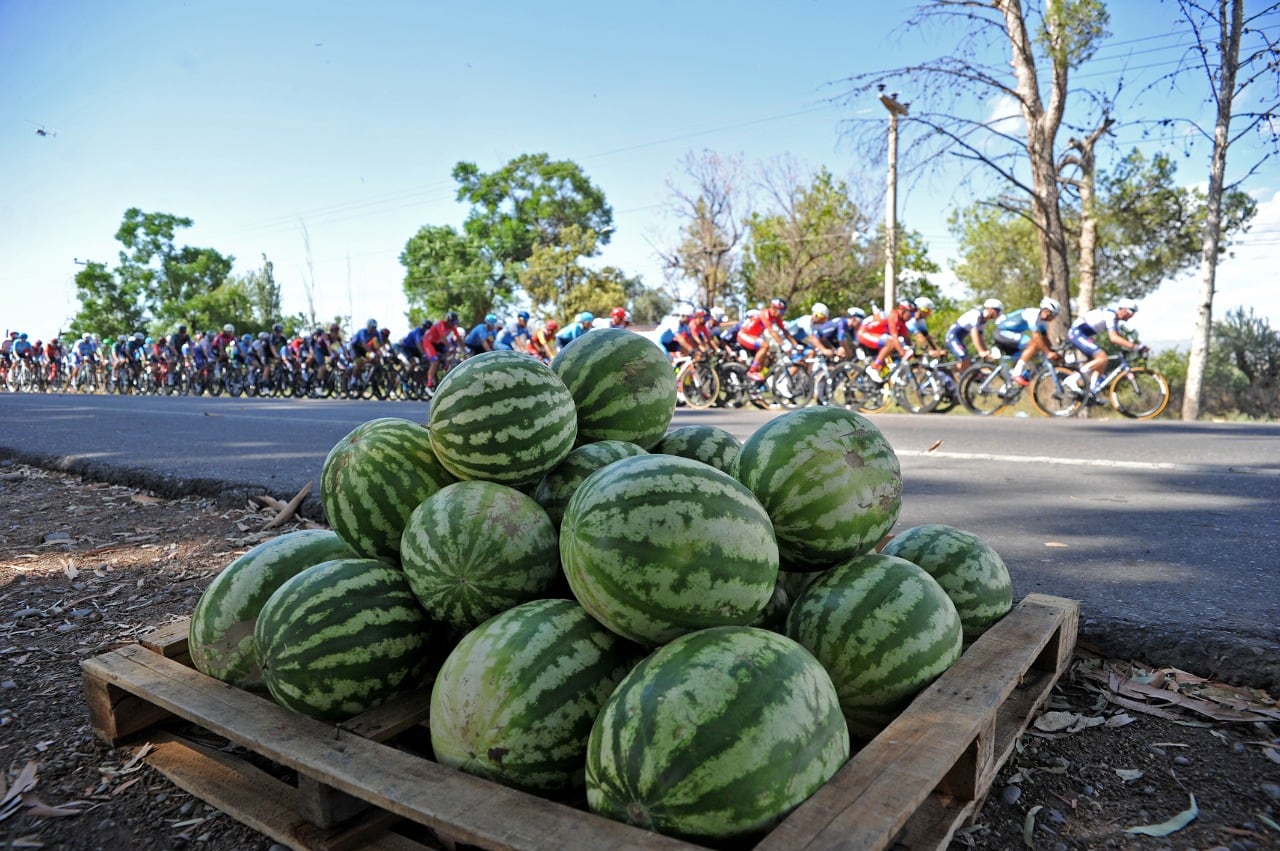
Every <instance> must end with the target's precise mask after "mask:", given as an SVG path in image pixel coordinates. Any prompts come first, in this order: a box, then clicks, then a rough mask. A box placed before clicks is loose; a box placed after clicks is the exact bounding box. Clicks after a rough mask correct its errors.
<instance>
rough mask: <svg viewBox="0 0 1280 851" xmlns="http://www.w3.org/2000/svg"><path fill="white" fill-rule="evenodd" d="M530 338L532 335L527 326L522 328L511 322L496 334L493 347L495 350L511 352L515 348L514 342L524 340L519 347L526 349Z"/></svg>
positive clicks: (518, 324)
mask: <svg viewBox="0 0 1280 851" xmlns="http://www.w3.org/2000/svg"><path fill="white" fill-rule="evenodd" d="M532 338H533V335H532V333H530V331H529V326H528V325H525V326H523V327H522V326H521V325H520V323H518V322H513V323H511V324H510V325H507V326H506V327H505V328H503V329H502V331H500V332H499V333H498V336H497V337H496V338H494V341H493V347H494V348H495V349H503V350H504V351H511V350H514V349H515V347H516V340H524V343H523V344H522V345H521V348H522V349H523V348H527V347H528V345H529V341H530V340H531V339H532Z"/></svg>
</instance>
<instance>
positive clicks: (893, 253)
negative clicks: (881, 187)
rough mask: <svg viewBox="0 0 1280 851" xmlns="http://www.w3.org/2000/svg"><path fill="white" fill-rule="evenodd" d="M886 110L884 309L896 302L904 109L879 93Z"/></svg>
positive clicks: (893, 95) (895, 98)
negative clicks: (900, 130)
mask: <svg viewBox="0 0 1280 851" xmlns="http://www.w3.org/2000/svg"><path fill="white" fill-rule="evenodd" d="M880 102H881V103H882V104H884V108H885V109H887V110H889V184H888V188H887V191H886V192H885V202H884V204H885V212H884V309H885V310H886V311H889V310H892V309H893V306H894V305H895V304H896V303H897V301H896V299H897V296H896V294H895V293H894V289H895V287H896V286H897V282H898V116H900V115H906V114H907V108H906V107H905V106H903V105H902V104H900V103H898V96H897V94H896V93H895V94H891V95H880Z"/></svg>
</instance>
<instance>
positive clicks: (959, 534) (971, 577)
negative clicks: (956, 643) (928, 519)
mask: <svg viewBox="0 0 1280 851" xmlns="http://www.w3.org/2000/svg"><path fill="white" fill-rule="evenodd" d="M881 552H882V553H884V554H885V555H891V556H897V557H898V558H905V559H906V560H907V561H909V562H911V563H912V564H916V565H919V566H920V567H922V568H924V569H925V572H927V573H928V574H929V575H930V576H932V577H933V578H934V579H936V580H938V584H939V585H941V586H942V590H944V591H946V592H947V596H948V597H950V598H951V602H953V603H955V604H956V611H958V612H959V613H960V624H961V625H962V626H963V627H964V637H965V640H966V641H972V640H973V639H975V638H977V637H978V636H979V635H981V634H982V633H984V632H986V630H987V628H988V627H989V626H991V625H992V624H993V623H995V622H996V621H998V620H1000V618H1002V617H1004V616H1005V615H1007V614H1009V610H1010V609H1012V608H1013V579H1012V578H1011V577H1010V576H1009V568H1007V567H1005V564H1004V559H1002V558H1000V554H999V553H997V552H996V551H995V550H994V549H992V547H991V546H990V545H989V544H988V543H987V542H986V541H984V540H982V539H981V538H979V537H978V536H977V535H975V534H973V533H972V532H966V531H964V530H962V529H957V528H955V527H954V526H947V525H945V524H942V523H929V524H927V525H924V526H913V527H911V528H910V529H907V530H906V531H904V532H900V533H899V534H898V535H897V536H896V537H894V538H893V540H891V541H889V543H887V544H885V545H884V548H883V549H882V550H881Z"/></svg>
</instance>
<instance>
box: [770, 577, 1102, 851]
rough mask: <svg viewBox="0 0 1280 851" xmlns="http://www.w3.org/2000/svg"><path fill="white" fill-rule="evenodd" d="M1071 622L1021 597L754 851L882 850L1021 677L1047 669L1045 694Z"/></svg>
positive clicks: (1068, 605) (982, 751) (1051, 601)
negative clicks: (800, 850)
mask: <svg viewBox="0 0 1280 851" xmlns="http://www.w3.org/2000/svg"><path fill="white" fill-rule="evenodd" d="M1078 612H1079V607H1078V604H1077V603H1076V602H1075V601H1073V600H1063V599H1060V598H1053V597H1047V596H1044V595H1029V596H1028V598H1027V599H1024V600H1023V601H1022V603H1021V604H1020V605H1019V606H1018V607H1017V608H1016V609H1014V611H1013V612H1011V613H1010V614H1009V615H1008V616H1007V617H1005V618H1004V619H1002V620H1001V621H1000V622H999V623H997V624H996V625H995V626H993V627H992V628H991V629H989V630H988V631H987V632H986V633H985V634H984V635H983V636H982V637H981V638H979V639H978V640H977V641H975V642H974V644H973V646H972V647H970V648H969V650H968V651H967V652H966V653H965V654H964V655H963V656H961V658H960V660H959V661H957V662H956V664H955V665H953V666H952V667H951V669H950V670H948V671H947V672H946V673H945V674H943V676H941V677H939V678H938V680H937V681H935V682H934V683H933V685H931V686H930V687H929V688H927V689H926V690H925V691H924V692H922V693H921V694H920V695H919V696H918V697H917V698H916V699H915V700H914V701H913V702H912V704H911V705H910V706H909V707H908V708H907V709H906V710H905V711H903V713H902V714H901V715H899V716H898V718H897V719H896V720H895V721H894V722H893V723H892V724H890V725H889V727H887V728H886V729H885V730H884V731H883V732H882V733H881V734H880V735H878V736H877V737H876V738H875V739H873V740H872V741H871V742H869V743H868V744H867V745H866V747H864V748H863V749H862V750H861V751H859V752H858V754H857V755H856V756H855V757H854V758H853V759H851V760H849V762H848V763H847V764H846V765H845V766H844V768H842V769H841V770H840V771H839V772H838V773H837V774H836V776H835V777H833V778H832V779H831V780H830V781H828V782H827V784H826V785H825V786H823V787H822V788H821V789H819V790H818V791H817V792H816V793H814V794H813V795H812V796H811V797H810V798H809V800H807V801H806V802H805V803H804V804H802V805H801V806H800V807H798V808H797V809H796V810H795V812H793V813H792V814H791V815H790V816H789V817H788V818H787V819H786V820H784V821H783V822H782V824H780V825H778V827H776V828H775V829H774V830H773V831H772V832H771V833H770V834H769V835H768V836H766V837H765V838H764V839H763V840H762V841H761V842H760V843H759V844H758V845H757V846H756V849H757V851H793V849H797V848H806V849H813V851H818V849H836V848H858V849H882V848H885V847H887V845H888V843H889V842H890V841H891V840H892V839H893V838H894V837H895V836H896V835H897V834H898V833H899V831H901V830H902V828H903V827H904V826H905V825H906V823H907V821H908V820H909V819H910V817H911V815H912V813H914V812H916V811H917V810H918V809H919V808H920V807H921V806H922V805H923V804H924V803H925V801H926V800H927V799H928V798H929V796H930V794H932V793H933V792H934V790H935V789H936V788H937V787H938V785H939V783H941V782H942V781H943V778H944V777H946V776H947V775H948V774H949V773H951V772H952V771H953V770H954V769H955V768H956V766H957V765H962V764H964V763H965V753H966V751H967V750H969V749H970V748H974V743H975V741H977V740H978V738H979V736H981V735H983V734H984V732H985V733H986V734H987V735H988V736H990V735H991V731H992V721H993V719H995V718H998V713H999V710H1000V708H1001V706H1002V705H1003V704H1005V703H1006V701H1007V699H1008V698H1009V697H1010V695H1011V694H1012V693H1013V692H1014V690H1015V689H1016V688H1017V687H1018V684H1019V683H1020V682H1022V681H1023V680H1024V679H1025V678H1026V675H1027V674H1028V672H1029V671H1031V670H1033V669H1035V668H1036V666H1037V665H1040V666H1044V667H1053V668H1055V670H1054V671H1053V672H1051V673H1046V678H1047V680H1048V681H1049V685H1050V686H1051V685H1052V681H1053V680H1056V678H1057V675H1058V674H1059V673H1060V671H1061V669H1064V668H1065V666H1066V664H1067V662H1068V661H1069V660H1070V653H1069V652H1068V651H1067V645H1071V646H1074V639H1075V622H1076V620H1077V618H1078ZM995 752H996V746H995V742H994V741H992V743H991V745H990V748H989V750H988V748H987V746H986V745H979V746H978V747H977V748H976V749H975V751H974V754H973V756H972V759H970V760H969V767H970V769H972V771H973V772H974V774H973V778H974V779H973V780H972V781H971V782H963V783H962V782H958V781H955V780H954V778H953V783H952V786H953V788H955V789H956V790H959V791H970V792H974V793H977V792H979V791H980V787H981V778H983V777H989V776H990V775H991V774H992V773H993V772H994V771H995V769H996V768H997V767H998V765H997V764H996V763H995V762H994V754H995ZM986 754H990V755H991V757H992V760H991V761H988V760H987V759H986V757H985V755H986ZM988 782H989V780H988ZM966 787H967V788H966ZM974 797H977V794H975V795H974Z"/></svg>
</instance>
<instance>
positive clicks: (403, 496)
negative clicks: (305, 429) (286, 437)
mask: <svg viewBox="0 0 1280 851" xmlns="http://www.w3.org/2000/svg"><path fill="white" fill-rule="evenodd" d="M453 481H455V479H454V477H453V474H451V473H450V472H449V471H448V470H446V469H445V468H444V467H443V466H442V465H441V464H440V461H439V460H438V459H437V458H436V453H435V450H434V449H432V447H431V440H430V437H429V436H428V434H427V430H426V429H425V428H423V427H422V426H420V425H419V424H417V423H415V422H412V421H410V420H405V419H398V418H395V417H381V418H379V419H375V420H369V421H368V422H366V423H362V424H360V425H358V426H356V427H355V428H354V429H352V430H351V432H350V433H349V434H348V435H347V436H346V437H344V438H342V440H340V441H338V442H337V444H336V445H334V447H333V448H332V449H330V450H329V455H328V457H326V458H325V459H324V468H323V470H322V472H321V474H320V500H321V502H322V503H323V504H324V512H325V515H326V516H327V517H328V518H329V525H330V526H331V527H333V531H335V532H337V533H338V535H339V537H341V538H342V540H344V541H346V542H347V545H348V546H349V547H351V549H352V550H354V551H355V553H356V554H357V555H360V556H363V557H365V558H379V559H382V560H383V561H387V562H392V563H394V562H396V561H397V560H399V558H400V537H401V535H402V534H403V533H404V524H405V521H407V520H408V519H409V514H410V513H411V512H412V511H413V509H414V508H416V507H417V505H418V503H420V502H422V501H423V500H424V499H426V498H427V497H429V496H431V494H433V493H435V492H436V491H438V490H440V488H442V487H444V486H445V485H447V484H450V483H451V482H453Z"/></svg>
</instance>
